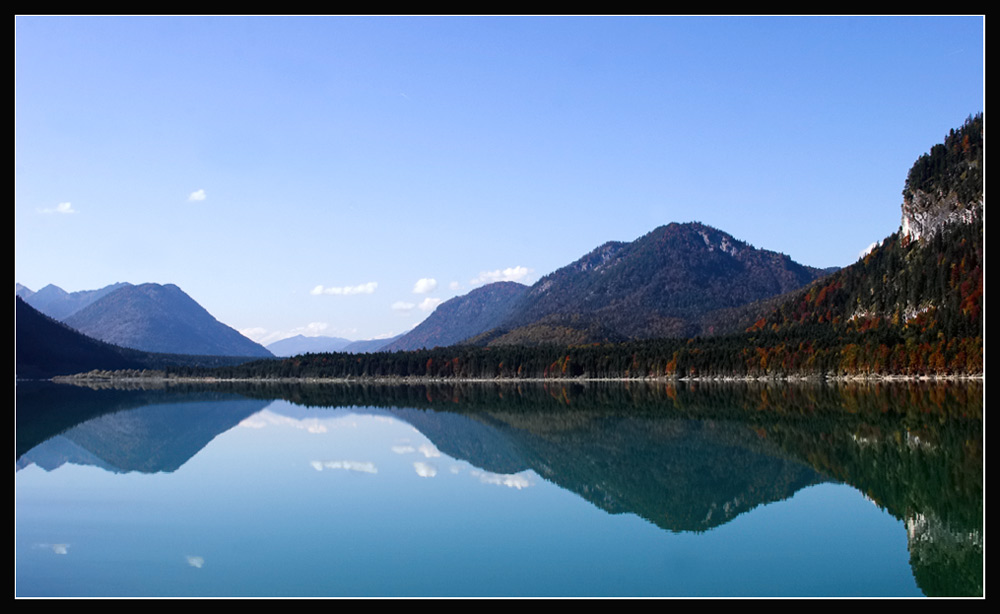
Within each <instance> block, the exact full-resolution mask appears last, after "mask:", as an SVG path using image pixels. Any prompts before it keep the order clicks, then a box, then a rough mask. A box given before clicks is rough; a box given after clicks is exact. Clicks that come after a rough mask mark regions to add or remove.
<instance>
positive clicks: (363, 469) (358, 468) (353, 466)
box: [309, 460, 378, 473]
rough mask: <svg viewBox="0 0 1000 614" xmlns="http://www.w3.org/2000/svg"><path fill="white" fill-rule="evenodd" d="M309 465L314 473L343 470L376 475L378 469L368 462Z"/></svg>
mask: <svg viewBox="0 0 1000 614" xmlns="http://www.w3.org/2000/svg"><path fill="white" fill-rule="evenodd" d="M309 464H310V465H312V468H313V469H315V470H316V471H323V470H324V469H344V470H346V471H354V472H357V473H378V467H376V466H375V463H372V462H368V461H352V460H337V461H312V462H311V463H309Z"/></svg>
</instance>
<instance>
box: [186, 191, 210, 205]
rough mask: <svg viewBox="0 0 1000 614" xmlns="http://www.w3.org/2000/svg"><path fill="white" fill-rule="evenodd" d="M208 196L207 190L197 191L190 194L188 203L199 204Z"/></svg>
mask: <svg viewBox="0 0 1000 614" xmlns="http://www.w3.org/2000/svg"><path fill="white" fill-rule="evenodd" d="M206 198H208V196H207V195H206V194H205V190H195V191H194V192H191V193H190V194H188V202H197V201H201V200H205V199H206Z"/></svg>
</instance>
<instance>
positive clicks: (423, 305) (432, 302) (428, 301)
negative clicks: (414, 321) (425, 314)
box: [420, 296, 444, 311]
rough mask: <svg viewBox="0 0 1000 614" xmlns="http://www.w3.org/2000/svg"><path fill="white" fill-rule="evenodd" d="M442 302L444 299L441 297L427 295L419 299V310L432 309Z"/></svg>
mask: <svg viewBox="0 0 1000 614" xmlns="http://www.w3.org/2000/svg"><path fill="white" fill-rule="evenodd" d="M443 302H444V301H443V300H442V299H439V298H434V297H431V296H428V297H427V298H425V299H424V300H422V301H420V310H421V311H434V310H435V309H437V306H438V305H440V304H441V303H443Z"/></svg>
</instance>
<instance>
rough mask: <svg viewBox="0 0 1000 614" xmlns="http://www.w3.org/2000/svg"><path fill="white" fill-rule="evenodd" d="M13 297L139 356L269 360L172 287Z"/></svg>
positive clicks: (120, 286) (125, 286) (20, 290)
mask: <svg viewBox="0 0 1000 614" xmlns="http://www.w3.org/2000/svg"><path fill="white" fill-rule="evenodd" d="M15 293H16V295H17V297H18V298H20V299H23V300H24V302H25V303H26V304H27V305H30V306H31V307H33V308H35V309H37V310H38V311H39V312H41V313H43V314H45V315H47V316H49V317H51V318H53V319H55V320H58V321H60V322H62V323H63V324H65V325H66V326H68V327H70V328H72V329H73V330H75V331H78V332H80V333H82V334H83V335H86V336H87V337H90V338H92V339H96V340H99V341H103V342H105V343H108V344H111V345H115V346H120V347H123V348H131V349H134V350H138V351H141V352H155V353H168V354H184V355H205V356H251V357H257V358H263V357H271V356H273V354H271V352H269V351H268V350H267V349H265V348H264V347H263V346H261V345H260V344H258V343H256V342H254V341H251V340H250V339H248V338H246V337H244V336H243V335H241V334H240V333H239V332H237V331H236V330H234V329H233V328H231V327H229V326H227V325H225V324H223V323H222V322H219V321H218V320H217V319H215V318H214V317H213V316H212V315H211V314H210V313H209V312H208V311H207V310H205V308H204V307H202V306H201V305H199V304H198V303H197V302H196V301H195V300H194V299H192V298H191V297H190V296H188V295H187V294H186V293H184V291H182V290H181V289H180V288H178V287H177V286H176V285H173V284H165V285H161V284H153V283H147V284H140V285H133V284H130V283H116V284H112V285H110V286H107V287H104V288H101V289H99V290H85V291H80V292H72V293H71V292H66V291H64V290H62V289H61V288H59V287H57V286H54V285H48V286H45V287H44V288H42V289H41V290H39V291H38V292H31V291H30V290H29V289H28V288H25V287H24V286H21V285H18V286H16V288H15Z"/></svg>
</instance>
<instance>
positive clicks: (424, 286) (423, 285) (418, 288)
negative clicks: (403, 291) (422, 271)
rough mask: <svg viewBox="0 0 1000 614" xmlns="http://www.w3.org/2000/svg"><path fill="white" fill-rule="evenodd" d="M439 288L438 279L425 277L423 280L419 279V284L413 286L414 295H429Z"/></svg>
mask: <svg viewBox="0 0 1000 614" xmlns="http://www.w3.org/2000/svg"><path fill="white" fill-rule="evenodd" d="M437 286H438V282H437V280H436V279H433V278H429V277H425V278H423V279H418V280H417V283H416V284H414V285H413V293H414V294H427V293H428V292H433V291H434V290H435V289H436V288H437Z"/></svg>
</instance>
